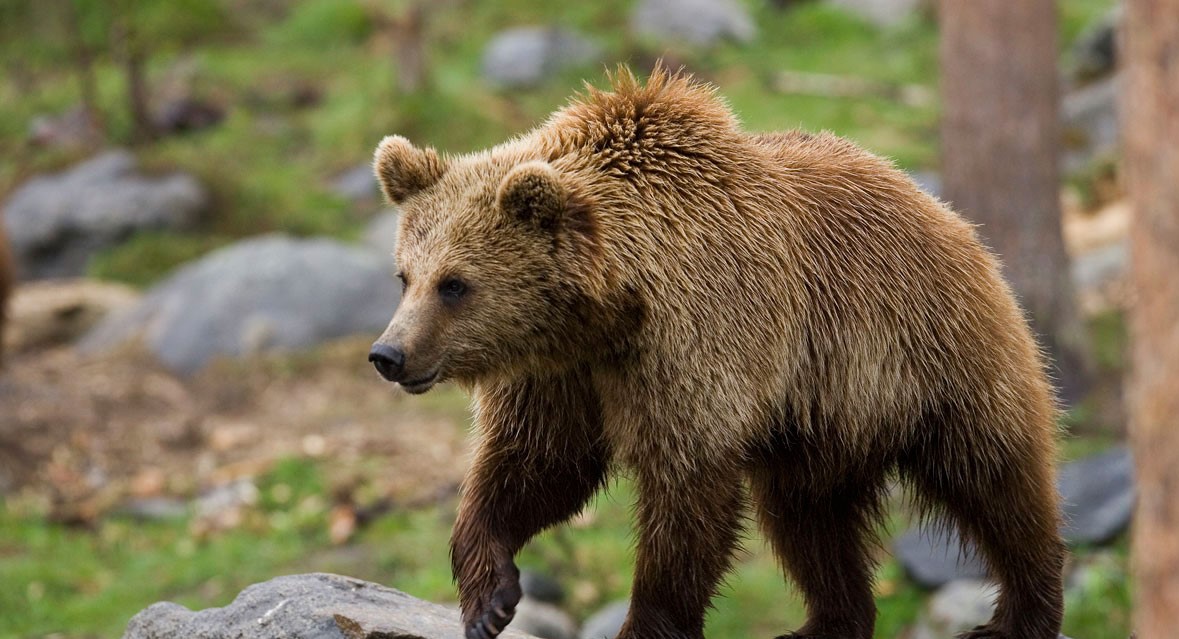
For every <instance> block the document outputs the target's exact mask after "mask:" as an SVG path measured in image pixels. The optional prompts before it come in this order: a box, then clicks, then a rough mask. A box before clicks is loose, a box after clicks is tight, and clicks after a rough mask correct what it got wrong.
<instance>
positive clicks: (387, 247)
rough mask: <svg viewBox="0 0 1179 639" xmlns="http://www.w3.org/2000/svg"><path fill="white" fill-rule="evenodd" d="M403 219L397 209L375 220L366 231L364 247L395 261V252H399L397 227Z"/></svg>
mask: <svg viewBox="0 0 1179 639" xmlns="http://www.w3.org/2000/svg"><path fill="white" fill-rule="evenodd" d="M400 223H401V217H400V215H399V214H398V212H397V210H396V209H393V210H389V211H385V212H384V213H381V214H380V215H378V216H376V217H375V218H373V220H372V221H371V222H369V223H368V227H367V228H365V229H364V245H365V246H367V247H369V248H371V249H373V250H374V251H376V252H378V253H380V254H381V256H382V257H385V258H388V260H389V262H390V263H392V261H393V251H395V250H397V226H398V224H400Z"/></svg>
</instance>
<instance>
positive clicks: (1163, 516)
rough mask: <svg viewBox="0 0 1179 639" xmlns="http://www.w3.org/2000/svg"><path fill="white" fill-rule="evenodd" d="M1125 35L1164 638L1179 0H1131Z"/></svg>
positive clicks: (1168, 583)
mask: <svg viewBox="0 0 1179 639" xmlns="http://www.w3.org/2000/svg"><path fill="white" fill-rule="evenodd" d="M1124 28H1125V33H1124V36H1125V38H1124V44H1125V51H1126V53H1125V57H1124V60H1125V73H1126V85H1125V93H1124V94H1123V96H1122V99H1123V101H1122V105H1121V106H1122V116H1123V118H1122V120H1123V123H1124V124H1123V127H1124V130H1125V138H1124V139H1125V147H1124V156H1125V160H1124V162H1125V174H1126V186H1127V189H1128V191H1129V193H1130V200H1131V202H1132V204H1133V206H1134V223H1133V226H1132V227H1131V231H1130V242H1131V262H1130V274H1131V278H1132V281H1133V283H1134V293H1135V295H1134V301H1133V304H1132V308H1131V312H1130V315H1131V317H1130V336H1131V339H1132V345H1131V351H1132V352H1131V357H1132V373H1131V384H1130V397H1129V400H1130V434H1131V439H1132V441H1133V446H1134V453H1135V462H1136V464H1137V473H1138V509H1137V513H1136V514H1135V519H1134V534H1133V567H1134V576H1135V581H1136V584H1135V586H1136V587H1135V588H1134V592H1135V595H1136V599H1137V601H1136V608H1137V609H1136V611H1135V615H1134V623H1135V627H1136V629H1137V636H1138V639H1163V638H1164V637H1174V636H1175V632H1176V628H1179V535H1177V534H1176V530H1179V0H1130V1H1129V2H1127V3H1126V21H1125V27H1124Z"/></svg>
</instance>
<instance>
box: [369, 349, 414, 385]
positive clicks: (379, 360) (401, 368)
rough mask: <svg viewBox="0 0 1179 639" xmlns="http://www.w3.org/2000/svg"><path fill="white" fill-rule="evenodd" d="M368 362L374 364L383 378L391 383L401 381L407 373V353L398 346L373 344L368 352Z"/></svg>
mask: <svg viewBox="0 0 1179 639" xmlns="http://www.w3.org/2000/svg"><path fill="white" fill-rule="evenodd" d="M368 361H370V362H372V363H373V366H374V367H376V369H377V372H378V373H380V374H381V377H384V378H385V379H386V380H388V381H390V382H396V381H399V380H400V379H401V375H402V373H403V372H405V351H403V350H401V349H400V348H398V347H396V346H389V345H388V344H382V343H380V342H377V343H375V344H373V347H372V349H371V350H370V351H369V352H368Z"/></svg>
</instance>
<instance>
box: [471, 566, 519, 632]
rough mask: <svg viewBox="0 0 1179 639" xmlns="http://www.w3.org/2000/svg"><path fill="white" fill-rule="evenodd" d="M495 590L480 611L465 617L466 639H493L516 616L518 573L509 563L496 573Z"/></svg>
mask: <svg viewBox="0 0 1179 639" xmlns="http://www.w3.org/2000/svg"><path fill="white" fill-rule="evenodd" d="M497 573H498V575H497V578H496V580H495V581H496V585H495V589H494V590H492V592H491V596H490V597H488V598H487V599H485V600H484V603H483V606H482V610H477V611H473V613H474V614H472V615H469V616H467V619H468V621H467V624H466V626H467V627H466V637H467V639H494V638H495V637H498V636H499V634H500V633H501V632H503V631H504V628H506V627H507V626H508V624H509V623H510V622H511V621H512V618H513V617H515V616H516V605H517V604H519V603H520V597H521V596H522V594H523V591H521V590H520V571H519V570H517V569H516V565H515V564H512V563H509V564H508V565H507V566H505V567H502V568H501V569H500V570H498V571H497Z"/></svg>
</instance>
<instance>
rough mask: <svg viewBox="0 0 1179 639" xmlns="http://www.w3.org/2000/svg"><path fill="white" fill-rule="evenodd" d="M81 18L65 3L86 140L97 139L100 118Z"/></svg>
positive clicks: (91, 51) (91, 49) (91, 58)
mask: <svg viewBox="0 0 1179 639" xmlns="http://www.w3.org/2000/svg"><path fill="white" fill-rule="evenodd" d="M81 22H82V20H81V16H79V15H78V7H77V5H76V4H75V3H72V2H70V3H67V6H66V28H67V30H68V32H69V37H70V39H71V40H72V41H73V42H72V46H71V48H72V49H73V58H74V68H75V70H76V71H77V73H78V89H79V92H80V93H81V97H82V111H83V113H84V117H85V118H86V125H87V126H88V127H89V129H90V130H89V131H88V135H87V137H88V138H93V137H98V136H100V135H101V133H102V131H101V129H102V125H101V122H102V118H101V113H100V111H99V109H98V83H97V80H96V79H95V76H94V47H92V46H90V43H89V42H87V41H86V34H85V33H83V31H82V24H81Z"/></svg>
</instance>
